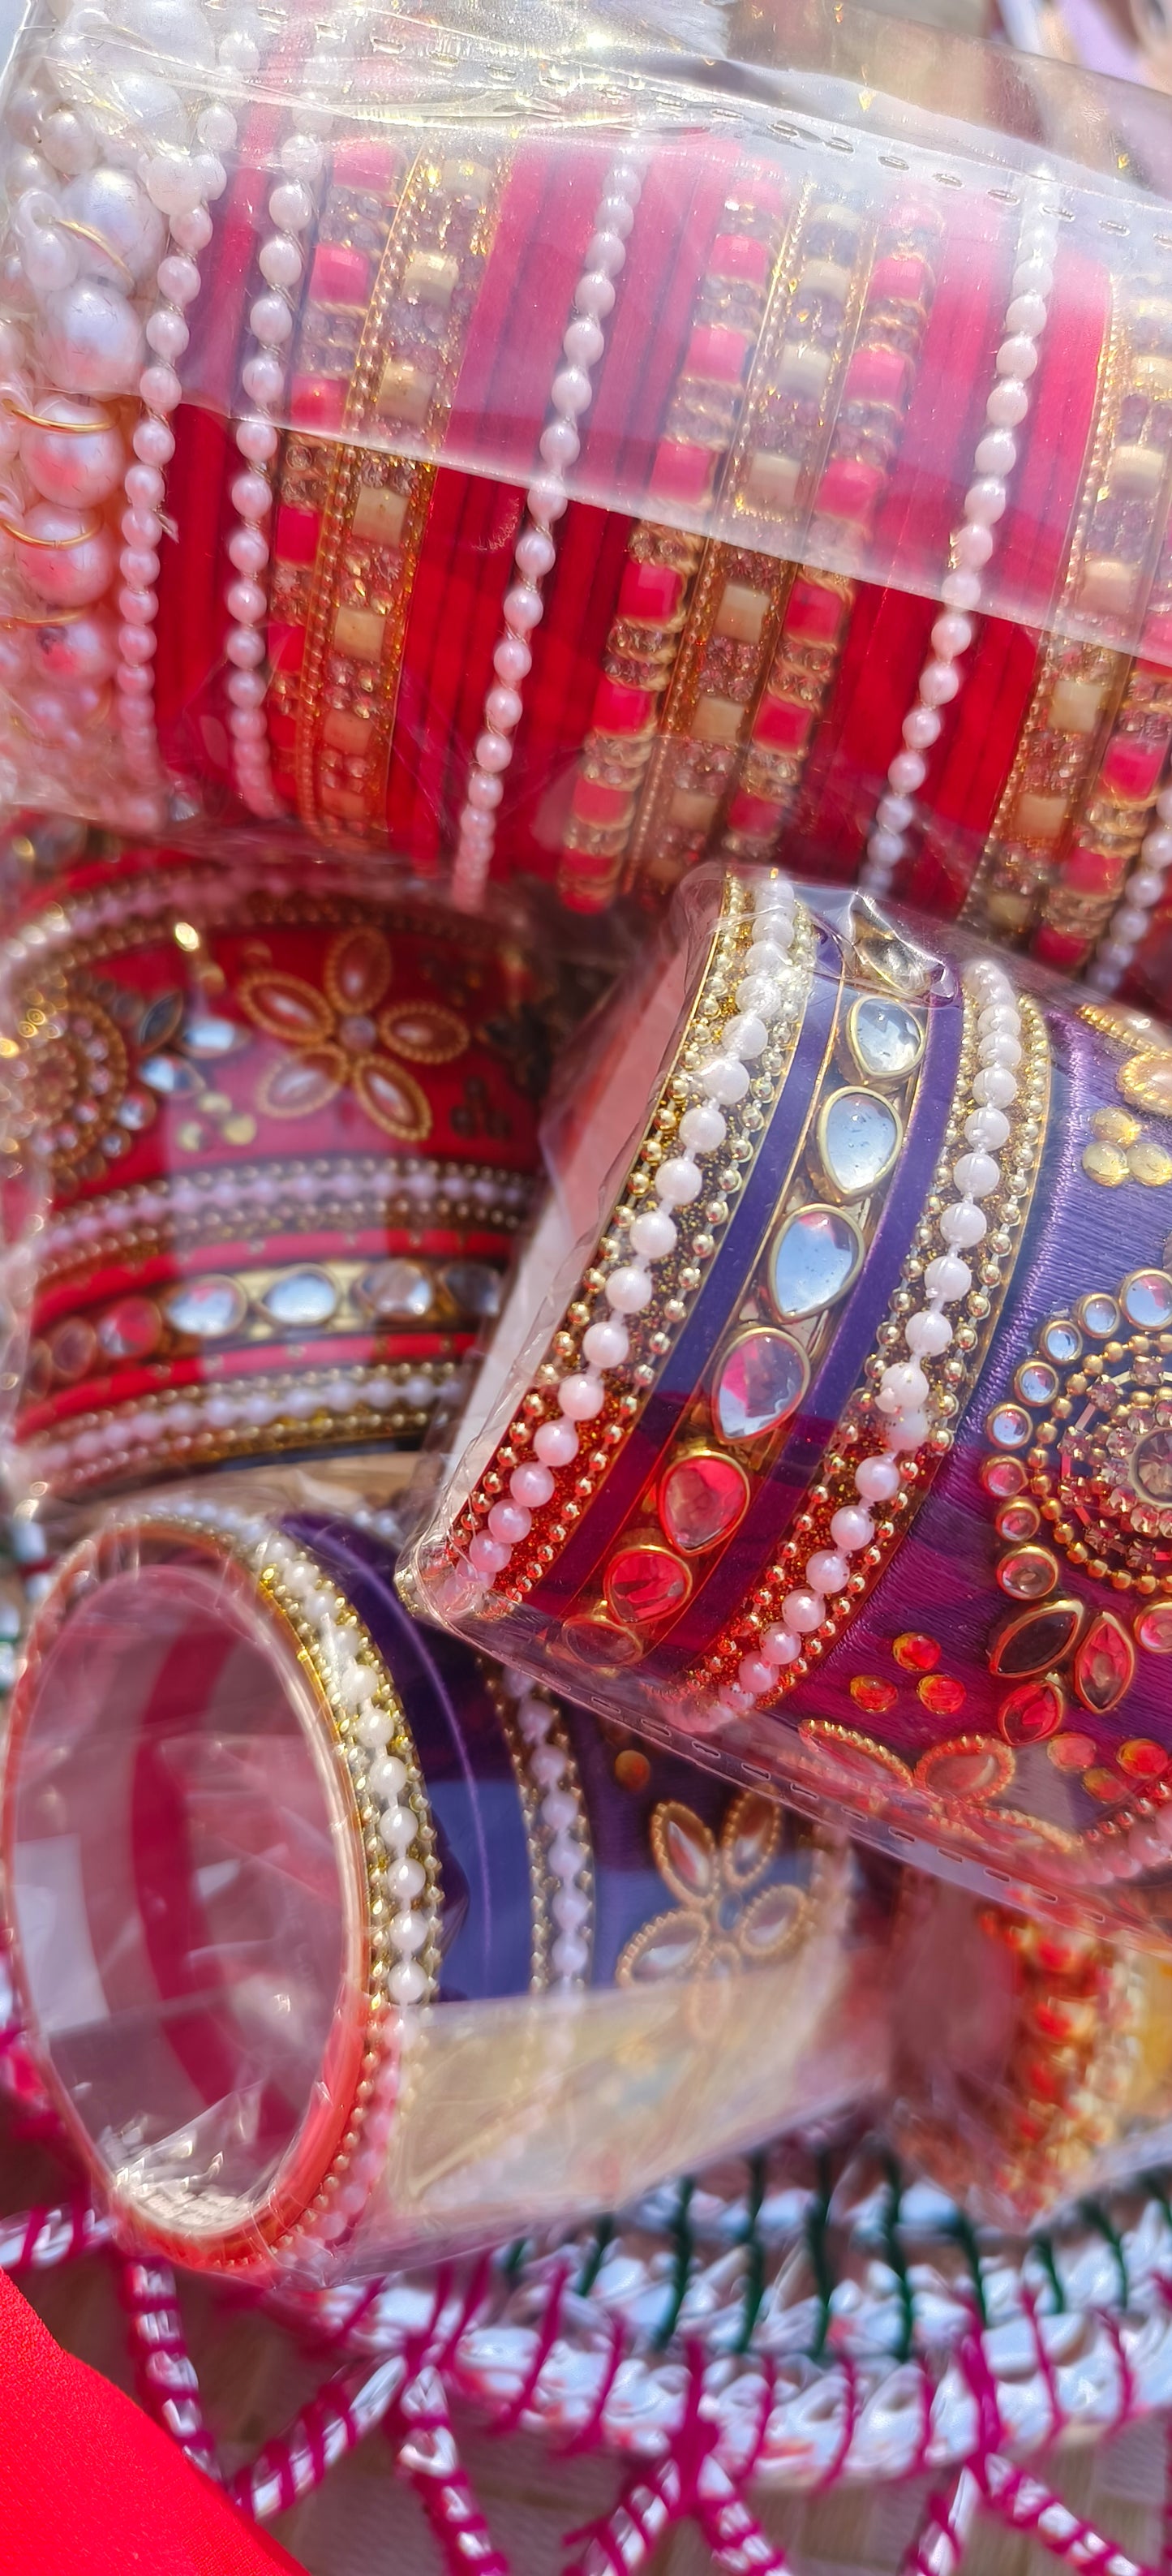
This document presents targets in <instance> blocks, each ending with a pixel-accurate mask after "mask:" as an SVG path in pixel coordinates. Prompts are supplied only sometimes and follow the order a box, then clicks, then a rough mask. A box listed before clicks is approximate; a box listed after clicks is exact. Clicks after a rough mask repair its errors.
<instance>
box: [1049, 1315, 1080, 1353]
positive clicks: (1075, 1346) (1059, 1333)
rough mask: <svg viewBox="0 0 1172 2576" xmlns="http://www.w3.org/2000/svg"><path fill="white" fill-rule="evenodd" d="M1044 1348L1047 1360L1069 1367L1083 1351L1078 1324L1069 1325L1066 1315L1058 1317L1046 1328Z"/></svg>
mask: <svg viewBox="0 0 1172 2576" xmlns="http://www.w3.org/2000/svg"><path fill="white" fill-rule="evenodd" d="M1042 1348H1043V1350H1044V1351H1045V1354H1046V1357H1047V1359H1051V1360H1057V1361H1058V1363H1059V1365H1060V1366H1067V1365H1069V1363H1070V1361H1071V1360H1076V1359H1077V1358H1078V1355H1079V1352H1080V1351H1081V1349H1082V1334H1081V1333H1080V1331H1079V1329H1078V1326H1077V1324H1072V1323H1068V1321H1067V1319H1066V1317H1065V1315H1057V1316H1056V1317H1055V1319H1054V1322H1053V1323H1052V1324H1047V1326H1046V1329H1045V1332H1044V1333H1043V1335H1042Z"/></svg>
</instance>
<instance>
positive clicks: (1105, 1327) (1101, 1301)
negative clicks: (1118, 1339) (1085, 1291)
mask: <svg viewBox="0 0 1172 2576" xmlns="http://www.w3.org/2000/svg"><path fill="white" fill-rule="evenodd" d="M1078 1313H1079V1321H1080V1323H1081V1324H1082V1326H1083V1328H1084V1330H1085V1331H1086V1332H1088V1333H1090V1334H1092V1335H1093V1337H1094V1339H1095V1341H1097V1342H1106V1341H1109V1340H1110V1337H1111V1335H1112V1333H1116V1332H1118V1330H1119V1308H1118V1306H1117V1305H1116V1303H1115V1300H1114V1298H1113V1297H1106V1296H1102V1295H1100V1296H1095V1297H1084V1298H1083V1301H1082V1304H1081V1306H1080V1307H1079V1310H1078Z"/></svg>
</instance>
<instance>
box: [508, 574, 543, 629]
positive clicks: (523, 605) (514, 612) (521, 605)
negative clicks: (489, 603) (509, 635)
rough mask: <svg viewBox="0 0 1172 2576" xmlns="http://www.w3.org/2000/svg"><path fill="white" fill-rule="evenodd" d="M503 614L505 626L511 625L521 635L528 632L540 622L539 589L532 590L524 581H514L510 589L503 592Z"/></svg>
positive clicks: (540, 604) (540, 602) (540, 603)
mask: <svg viewBox="0 0 1172 2576" xmlns="http://www.w3.org/2000/svg"><path fill="white" fill-rule="evenodd" d="M504 616H505V624H506V625H507V626H511V627H512V628H513V629H514V630H515V631H516V632H519V633H520V634H522V635H527V634H530V633H531V632H532V630H533V628H534V627H535V626H540V624H541V619H542V601H541V593H540V591H537V590H533V589H532V588H531V587H530V586H529V585H528V584H527V583H525V582H515V583H514V584H513V587H512V589H511V590H508V591H506V593H505V601H504Z"/></svg>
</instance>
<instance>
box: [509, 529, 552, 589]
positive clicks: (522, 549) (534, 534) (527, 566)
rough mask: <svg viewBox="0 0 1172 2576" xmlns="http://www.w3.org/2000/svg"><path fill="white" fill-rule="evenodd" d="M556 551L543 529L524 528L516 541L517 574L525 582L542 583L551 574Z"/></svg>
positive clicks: (550, 538)
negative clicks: (548, 573)
mask: <svg viewBox="0 0 1172 2576" xmlns="http://www.w3.org/2000/svg"><path fill="white" fill-rule="evenodd" d="M556 555H557V549H556V547H555V545H554V542H553V539H552V537H547V535H546V533H545V530H544V528H526V529H525V531H524V534H523V535H522V536H520V537H519V538H518V540H517V546H516V552H515V561H516V565H517V570H518V572H519V573H520V574H521V575H522V577H523V579H524V580H525V581H527V582H538V581H543V580H544V578H545V575H546V573H547V572H551V571H552V569H553V566H554V562H555V560H556Z"/></svg>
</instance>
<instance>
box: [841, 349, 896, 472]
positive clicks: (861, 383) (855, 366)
mask: <svg viewBox="0 0 1172 2576" xmlns="http://www.w3.org/2000/svg"><path fill="white" fill-rule="evenodd" d="M906 383H907V359H906V358H905V356H904V354H903V351H902V349H884V348H879V347H875V348H870V349H856V351H855V354H854V356H853V358H852V359H851V362H850V365H849V366H848V368H847V371H846V382H845V384H844V386H843V399H844V401H845V402H876V403H891V404H898V403H900V402H902V400H903V392H904V387H905V385H906ZM843 461H844V462H845V459H844V460H843ZM869 470H870V471H871V472H872V473H873V474H874V476H875V480H876V482H877V483H878V482H880V481H881V479H882V478H881V476H880V474H879V471H878V468H877V467H874V466H872V467H871V468H870V469H869Z"/></svg>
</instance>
